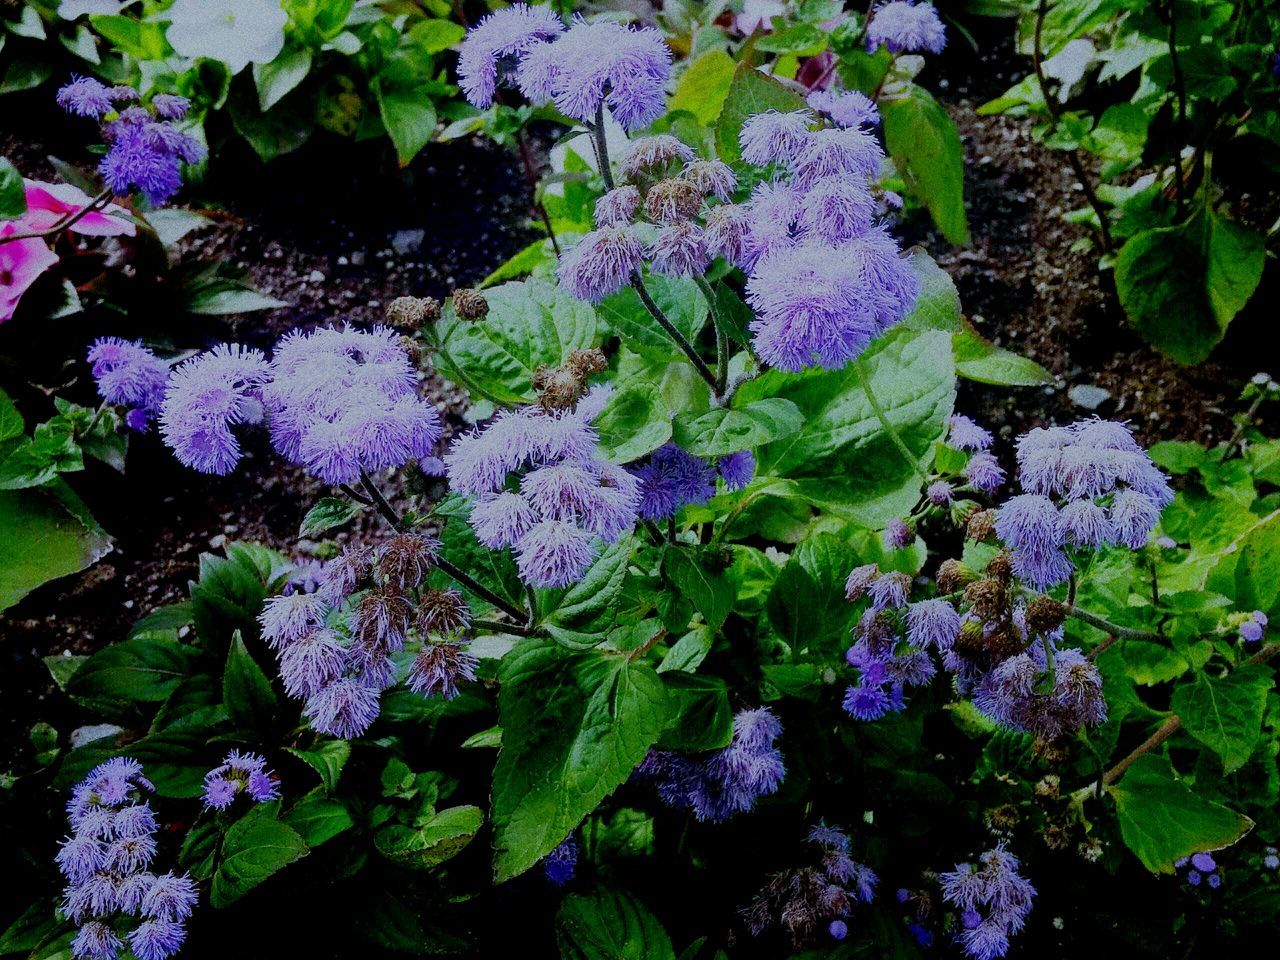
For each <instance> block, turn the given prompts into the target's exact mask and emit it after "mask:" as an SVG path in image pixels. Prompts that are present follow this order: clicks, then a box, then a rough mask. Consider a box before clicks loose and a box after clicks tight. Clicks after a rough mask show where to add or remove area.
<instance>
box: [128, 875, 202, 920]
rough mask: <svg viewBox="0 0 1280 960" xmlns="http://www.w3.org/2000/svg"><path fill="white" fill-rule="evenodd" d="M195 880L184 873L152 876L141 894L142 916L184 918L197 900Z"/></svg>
mask: <svg viewBox="0 0 1280 960" xmlns="http://www.w3.org/2000/svg"><path fill="white" fill-rule="evenodd" d="M199 898H200V897H199V894H198V893H197V892H196V885H195V882H194V881H193V880H192V879H191V878H190V877H189V876H187V875H186V874H185V873H184V874H182V875H181V876H179V875H177V874H174V873H165V874H162V875H160V876H158V877H154V878H153V879H152V880H151V883H150V885H149V887H148V889H147V891H146V892H145V893H144V894H143V896H142V902H141V904H140V906H139V909H140V910H141V911H142V914H143V916H146V917H155V918H158V919H161V920H185V919H187V917H189V916H191V911H192V910H193V909H194V908H195V905H196V902H197V901H198V900H199Z"/></svg>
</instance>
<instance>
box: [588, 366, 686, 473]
mask: <svg viewBox="0 0 1280 960" xmlns="http://www.w3.org/2000/svg"><path fill="white" fill-rule="evenodd" d="M595 425H596V429H597V430H598V431H599V433H600V451H601V453H603V454H604V455H605V458H606V459H608V460H609V461H610V462H611V463H630V462H631V461H633V460H639V459H640V458H641V457H643V456H644V455H645V454H646V453H650V452H651V451H653V450H657V449H658V447H660V446H662V445H663V444H664V443H666V442H667V441H668V440H670V439H671V417H670V416H668V414H667V409H666V405H665V404H664V403H663V402H662V390H661V388H660V387H659V386H658V385H657V384H655V383H653V382H652V381H649V380H641V381H633V382H632V383H630V384H628V386H627V387H626V388H625V389H617V388H616V387H615V389H614V391H613V393H612V394H610V396H609V400H608V402H607V403H606V404H605V405H604V409H603V410H602V411H601V412H600V416H598V417H596V419H595Z"/></svg>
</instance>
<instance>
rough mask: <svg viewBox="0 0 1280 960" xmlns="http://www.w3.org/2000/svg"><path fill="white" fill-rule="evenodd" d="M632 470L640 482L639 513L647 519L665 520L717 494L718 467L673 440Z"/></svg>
mask: <svg viewBox="0 0 1280 960" xmlns="http://www.w3.org/2000/svg"><path fill="white" fill-rule="evenodd" d="M630 470H631V472H632V474H633V475H634V476H635V478H636V479H637V480H639V481H640V516H642V517H643V518H644V519H646V520H653V521H657V520H666V519H667V518H668V517H672V516H675V514H676V512H677V511H679V510H680V508H681V507H686V506H692V505H698V504H703V503H706V502H707V501H708V500H710V499H711V498H712V497H713V496H715V492H716V472H715V469H714V468H713V467H712V466H711V465H710V464H709V463H707V462H706V461H705V460H703V459H702V458H700V457H695V456H694V455H693V454H691V453H688V452H686V451H685V450H682V449H681V448H680V447H678V446H677V445H676V444H674V443H668V444H665V445H664V446H662V447H659V448H658V449H657V450H655V451H654V452H653V453H651V454H650V455H649V458H648V459H647V460H646V461H645V462H644V463H642V464H640V465H639V466H633V467H631V468H630ZM726 482H727V481H726Z"/></svg>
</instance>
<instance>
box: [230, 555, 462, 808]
mask: <svg viewBox="0 0 1280 960" xmlns="http://www.w3.org/2000/svg"><path fill="white" fill-rule="evenodd" d="M438 551H439V543H438V542H437V541H435V540H434V539H432V538H431V537H428V536H426V535H425V534H417V533H401V534H396V535H395V536H393V537H391V538H389V539H388V540H386V541H385V542H383V543H382V544H381V545H380V546H379V547H378V548H377V549H376V550H368V549H361V548H348V549H347V550H346V551H344V552H343V553H342V554H341V555H339V556H338V557H335V558H334V559H333V560H331V561H329V563H328V564H327V565H326V567H325V571H324V573H323V575H322V577H321V582H320V586H319V588H318V589H317V590H316V591H315V592H313V593H301V592H295V593H291V594H284V595H280V596H276V597H272V598H270V599H269V600H268V601H267V603H266V605H265V606H264V608H263V611H262V613H261V615H260V616H259V622H260V623H261V625H262V635H263V637H265V638H266V640H267V642H268V643H270V644H271V646H272V648H273V649H274V650H275V652H276V657H277V659H278V661H279V666H280V679H281V681H282V682H283V684H284V689H285V692H286V693H287V694H288V695H289V696H291V697H296V698H298V699H301V700H303V701H304V708H303V713H304V715H305V716H306V717H307V719H308V720H309V721H310V723H311V726H312V728H313V729H315V730H317V731H319V732H321V733H327V734H330V735H332V736H336V737H341V738H343V739H351V738H353V737H358V736H360V735H361V734H363V733H364V732H365V731H366V730H367V729H368V728H369V727H370V725H372V723H373V721H374V720H376V719H377V717H378V714H379V713H380V711H381V697H382V693H383V691H385V690H387V689H388V688H390V687H391V686H394V685H395V684H396V683H397V681H398V680H399V679H400V678H399V670H398V668H397V664H396V661H395V659H394V658H395V656H396V655H397V654H399V653H400V652H401V651H402V650H404V649H405V646H406V642H407V641H408V639H409V634H410V631H411V630H412V629H415V628H416V630H417V633H418V638H419V641H420V646H419V649H418V651H417V653H416V655H415V656H414V658H413V661H412V663H411V665H410V667H409V670H408V674H407V677H406V678H405V679H406V683H407V685H408V686H409V688H410V689H411V690H413V691H414V692H415V693H418V694H421V695H423V696H434V695H437V694H438V695H441V696H444V697H445V698H448V699H452V698H453V697H456V696H457V695H458V683H459V682H460V681H463V680H474V679H475V667H476V661H475V658H474V657H472V656H471V654H469V653H468V652H467V651H466V647H465V645H464V644H463V643H462V641H461V640H460V639H459V635H460V634H461V633H462V632H463V631H465V630H466V629H467V628H468V627H469V626H470V624H471V611H470V608H469V607H468V606H467V604H466V602H465V600H464V599H463V597H462V595H461V594H459V593H458V592H457V591H455V590H448V589H436V588H433V587H429V586H427V585H426V578H427V575H428V573H429V572H430V570H431V568H432V565H433V563H434V561H435V558H436V556H437V553H438ZM255 796H256V794H255Z"/></svg>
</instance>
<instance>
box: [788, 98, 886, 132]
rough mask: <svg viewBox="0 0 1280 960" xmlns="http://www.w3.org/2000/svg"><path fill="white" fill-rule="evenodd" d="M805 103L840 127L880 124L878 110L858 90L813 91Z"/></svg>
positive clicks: (873, 103)
mask: <svg viewBox="0 0 1280 960" xmlns="http://www.w3.org/2000/svg"><path fill="white" fill-rule="evenodd" d="M805 102H806V103H807V104H808V105H809V106H810V107H811V108H812V109H814V110H817V111H818V112H819V113H822V114H825V115H826V116H828V117H830V118H831V119H832V120H833V121H834V122H835V123H836V124H838V125H839V126H842V127H872V126H875V125H876V124H877V123H879V122H880V108H879V107H877V106H876V104H875V101H874V100H872V99H871V98H870V97H868V96H867V95H866V94H865V93H862V92H860V91H858V90H815V91H814V92H813V93H811V94H809V96H808V98H807V100H806V101H805Z"/></svg>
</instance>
